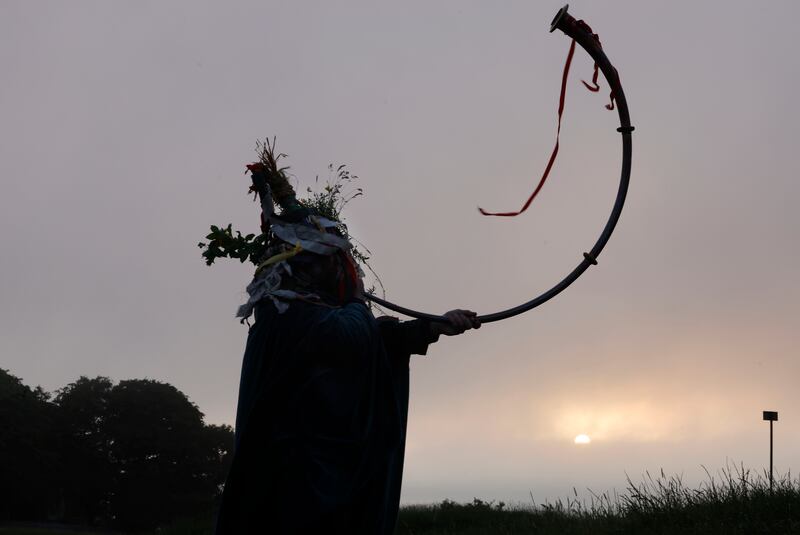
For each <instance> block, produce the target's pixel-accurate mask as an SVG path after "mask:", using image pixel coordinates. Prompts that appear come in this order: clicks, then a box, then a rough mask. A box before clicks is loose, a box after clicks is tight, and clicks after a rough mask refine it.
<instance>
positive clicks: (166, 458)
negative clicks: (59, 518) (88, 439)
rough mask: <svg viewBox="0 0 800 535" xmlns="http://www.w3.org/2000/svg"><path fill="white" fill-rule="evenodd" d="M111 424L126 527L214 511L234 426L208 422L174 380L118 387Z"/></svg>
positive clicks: (117, 503) (118, 516) (116, 511)
mask: <svg viewBox="0 0 800 535" xmlns="http://www.w3.org/2000/svg"><path fill="white" fill-rule="evenodd" d="M105 429H106V433H107V434H108V436H109V439H110V442H109V455H110V464H111V466H112V467H113V470H114V473H115V475H116V484H115V486H114V496H113V498H112V500H111V503H110V505H111V513H112V516H113V518H114V519H115V521H116V523H117V524H118V525H120V526H124V527H126V528H137V529H147V528H152V527H154V526H155V525H157V524H160V523H163V522H166V521H169V520H170V519H172V518H175V517H179V516H188V515H196V514H198V513H201V512H205V511H210V510H211V508H212V506H213V502H214V500H215V498H216V497H217V494H218V493H219V487H220V485H221V484H222V482H223V481H224V476H225V473H227V462H228V457H229V455H230V453H231V452H232V449H233V431H232V429H231V428H230V427H229V426H206V425H205V424H204V423H203V414H202V413H201V412H200V410H199V409H198V408H197V406H196V405H195V404H193V403H192V402H190V401H189V399H188V398H187V397H186V395H184V394H183V393H182V392H180V391H179V390H178V389H176V388H175V387H174V386H172V385H169V384H166V383H161V382H158V381H153V380H147V379H136V380H129V381H121V382H120V383H119V384H118V385H116V386H115V387H114V388H113V389H112V390H111V392H110V395H109V399H108V407H107V413H106V420H105Z"/></svg>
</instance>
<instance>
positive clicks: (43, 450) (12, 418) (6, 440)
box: [0, 369, 61, 520]
mask: <svg viewBox="0 0 800 535" xmlns="http://www.w3.org/2000/svg"><path fill="white" fill-rule="evenodd" d="M48 398H49V396H48V394H47V393H46V392H45V391H44V390H42V389H41V387H36V388H35V389H31V388H30V387H28V386H25V385H23V384H22V381H21V380H20V379H19V378H18V377H15V376H14V375H11V374H10V373H9V372H8V371H7V370H3V369H0V482H2V484H1V485H0V519H19V520H28V519H43V518H47V517H48V516H52V515H53V514H54V511H53V504H55V503H56V502H57V494H56V490H55V489H57V486H56V479H57V473H58V469H59V467H60V465H61V463H60V456H59V450H58V445H57V435H56V433H55V428H54V422H55V420H56V415H55V411H54V410H53V407H52V405H51V404H50V403H48Z"/></svg>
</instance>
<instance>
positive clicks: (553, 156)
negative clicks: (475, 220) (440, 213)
mask: <svg viewBox="0 0 800 535" xmlns="http://www.w3.org/2000/svg"><path fill="white" fill-rule="evenodd" d="M578 24H582V25H583V26H584V27H585V29H587V30H588V31H589V33H591V34H592V36H593V37H594V38H595V39H597V44H598V45H599V44H600V38H599V37H598V36H597V34H596V33H593V32H592V29H591V28H589V26H588V25H587V24H586V23H585V22H583V21H582V20H579V21H578ZM574 54H575V40H574V39H573V40H572V43H570V45H569V52H568V53H567V61H566V62H565V63H564V74H562V76H561V94H560V96H559V98H558V129H557V130H556V144H555V147H553V152H552V154H550V160H548V162H547V167H545V168H544V173H543V174H542V178H541V179H539V184H538V185H537V186H536V189H534V190H533V193H531V195H530V197H528V200H527V201H525V204H523V205H522V208H520V209H519V210H518V211H516V212H487V211H486V210H484V209H483V208H481V207H478V210H479V211H480V213H481V214H483V215H491V216H500V217H514V216H518V215H519V214H521V213H522V212H524V211H525V210H527V209H528V206H530V205H531V202H533V199H534V198H535V197H536V195H537V194H538V193H539V190H541V189H542V186H544V183H545V180H547V177H548V175H549V174H550V170H551V169H552V168H553V163H555V161H556V156H557V155H558V142H559V137H560V135H561V116H562V115H563V113H564V97H565V96H566V94H567V78H568V77H569V68H570V65H572V56H573V55H574ZM598 70H599V69H598V66H597V63H595V64H594V74H593V75H592V84H593V85H589V84H588V83H587V82H586V81H584V80H581V82H583V85H584V86H585V87H586V89H588V90H589V91H592V92H595V93H596V92H597V91H599V90H600V86H599V85H597V76H598ZM609 96H610V98H611V103H610V104H606V109H609V110H613V109H614V92H613V91H612V92H611V94H610V95H609Z"/></svg>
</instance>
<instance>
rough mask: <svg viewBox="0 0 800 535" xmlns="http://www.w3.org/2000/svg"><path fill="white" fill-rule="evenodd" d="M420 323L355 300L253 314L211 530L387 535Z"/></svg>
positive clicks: (423, 345)
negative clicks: (377, 313)
mask: <svg viewBox="0 0 800 535" xmlns="http://www.w3.org/2000/svg"><path fill="white" fill-rule="evenodd" d="M435 339H436V337H432V336H431V335H430V329H429V324H428V322H425V321H421V320H413V321H408V322H398V321H396V320H391V321H378V320H376V319H375V318H374V317H373V315H372V313H371V312H370V311H369V309H368V308H367V307H366V306H365V305H364V304H362V303H360V302H351V303H348V304H346V305H344V306H342V307H340V308H328V307H325V306H319V305H314V304H310V303H304V302H302V301H293V302H291V305H290V306H289V308H288V310H286V311H285V312H283V313H280V314H279V313H278V312H277V310H276V309H275V307H274V305H273V304H272V303H271V302H269V301H263V302H262V303H260V304H259V305H258V306H257V308H256V321H255V323H254V325H253V326H252V327H251V328H250V332H249V335H248V340H247V347H246V349H245V355H244V361H243V364H242V375H241V382H240V387H239V405H238V409H237V414H236V446H235V450H234V458H233V463H232V465H231V470H230V473H229V475H228V479H227V481H226V484H225V490H224V492H223V498H222V504H221V507H220V512H219V517H218V522H217V535H243V534H249V533H254V534H255V533H258V534H267V533H269V534H271V533H276V534H299V533H368V534H390V533H392V532H393V531H394V527H395V522H396V520H397V512H398V507H399V502H400V485H401V480H402V472H403V455H404V450H405V437H406V421H407V416H408V365H409V358H410V355H411V354H412V353H413V354H423V355H424V354H425V353H426V351H427V347H428V344H429V343H431V342H434V341H435Z"/></svg>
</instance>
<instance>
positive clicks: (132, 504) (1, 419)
mask: <svg viewBox="0 0 800 535" xmlns="http://www.w3.org/2000/svg"><path fill="white" fill-rule="evenodd" d="M232 450H233V430H232V429H231V428H230V426H218V425H207V424H205V423H204V422H203V414H202V413H201V412H200V410H199V409H198V408H197V406H196V405H195V404H193V403H192V402H191V401H189V399H188V398H187V397H186V395H184V394H183V393H182V392H180V391H179V390H178V389H177V388H175V387H174V386H172V385H169V384H167V383H162V382H159V381H153V380H149V379H133V380H128V381H120V382H119V383H117V384H114V383H113V382H112V381H111V380H110V379H108V378H106V377H96V378H94V379H89V378H87V377H81V378H80V379H78V380H77V381H75V382H74V383H70V384H68V385H67V386H65V387H64V388H62V389H60V390H58V391H56V392H55V393H54V394H50V393H48V392H45V391H44V390H42V388H41V387H36V388H34V389H32V388H30V387H28V386H26V385H24V384H22V381H20V379H19V378H17V377H15V376H13V375H11V374H10V373H9V372H8V371H6V370H2V369H0V521H58V522H62V523H81V524H89V525H97V526H109V527H114V528H116V529H122V530H142V529H150V528H153V527H155V526H157V525H160V524H164V523H168V522H170V521H171V520H173V519H175V518H178V517H188V516H196V515H198V514H207V513H208V512H209V511H210V510H211V509H212V508H213V505H214V502H215V500H216V499H217V498H218V496H219V493H220V490H221V487H222V484H223V482H224V478H225V475H226V474H227V469H228V463H229V462H230V457H231V453H232Z"/></svg>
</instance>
